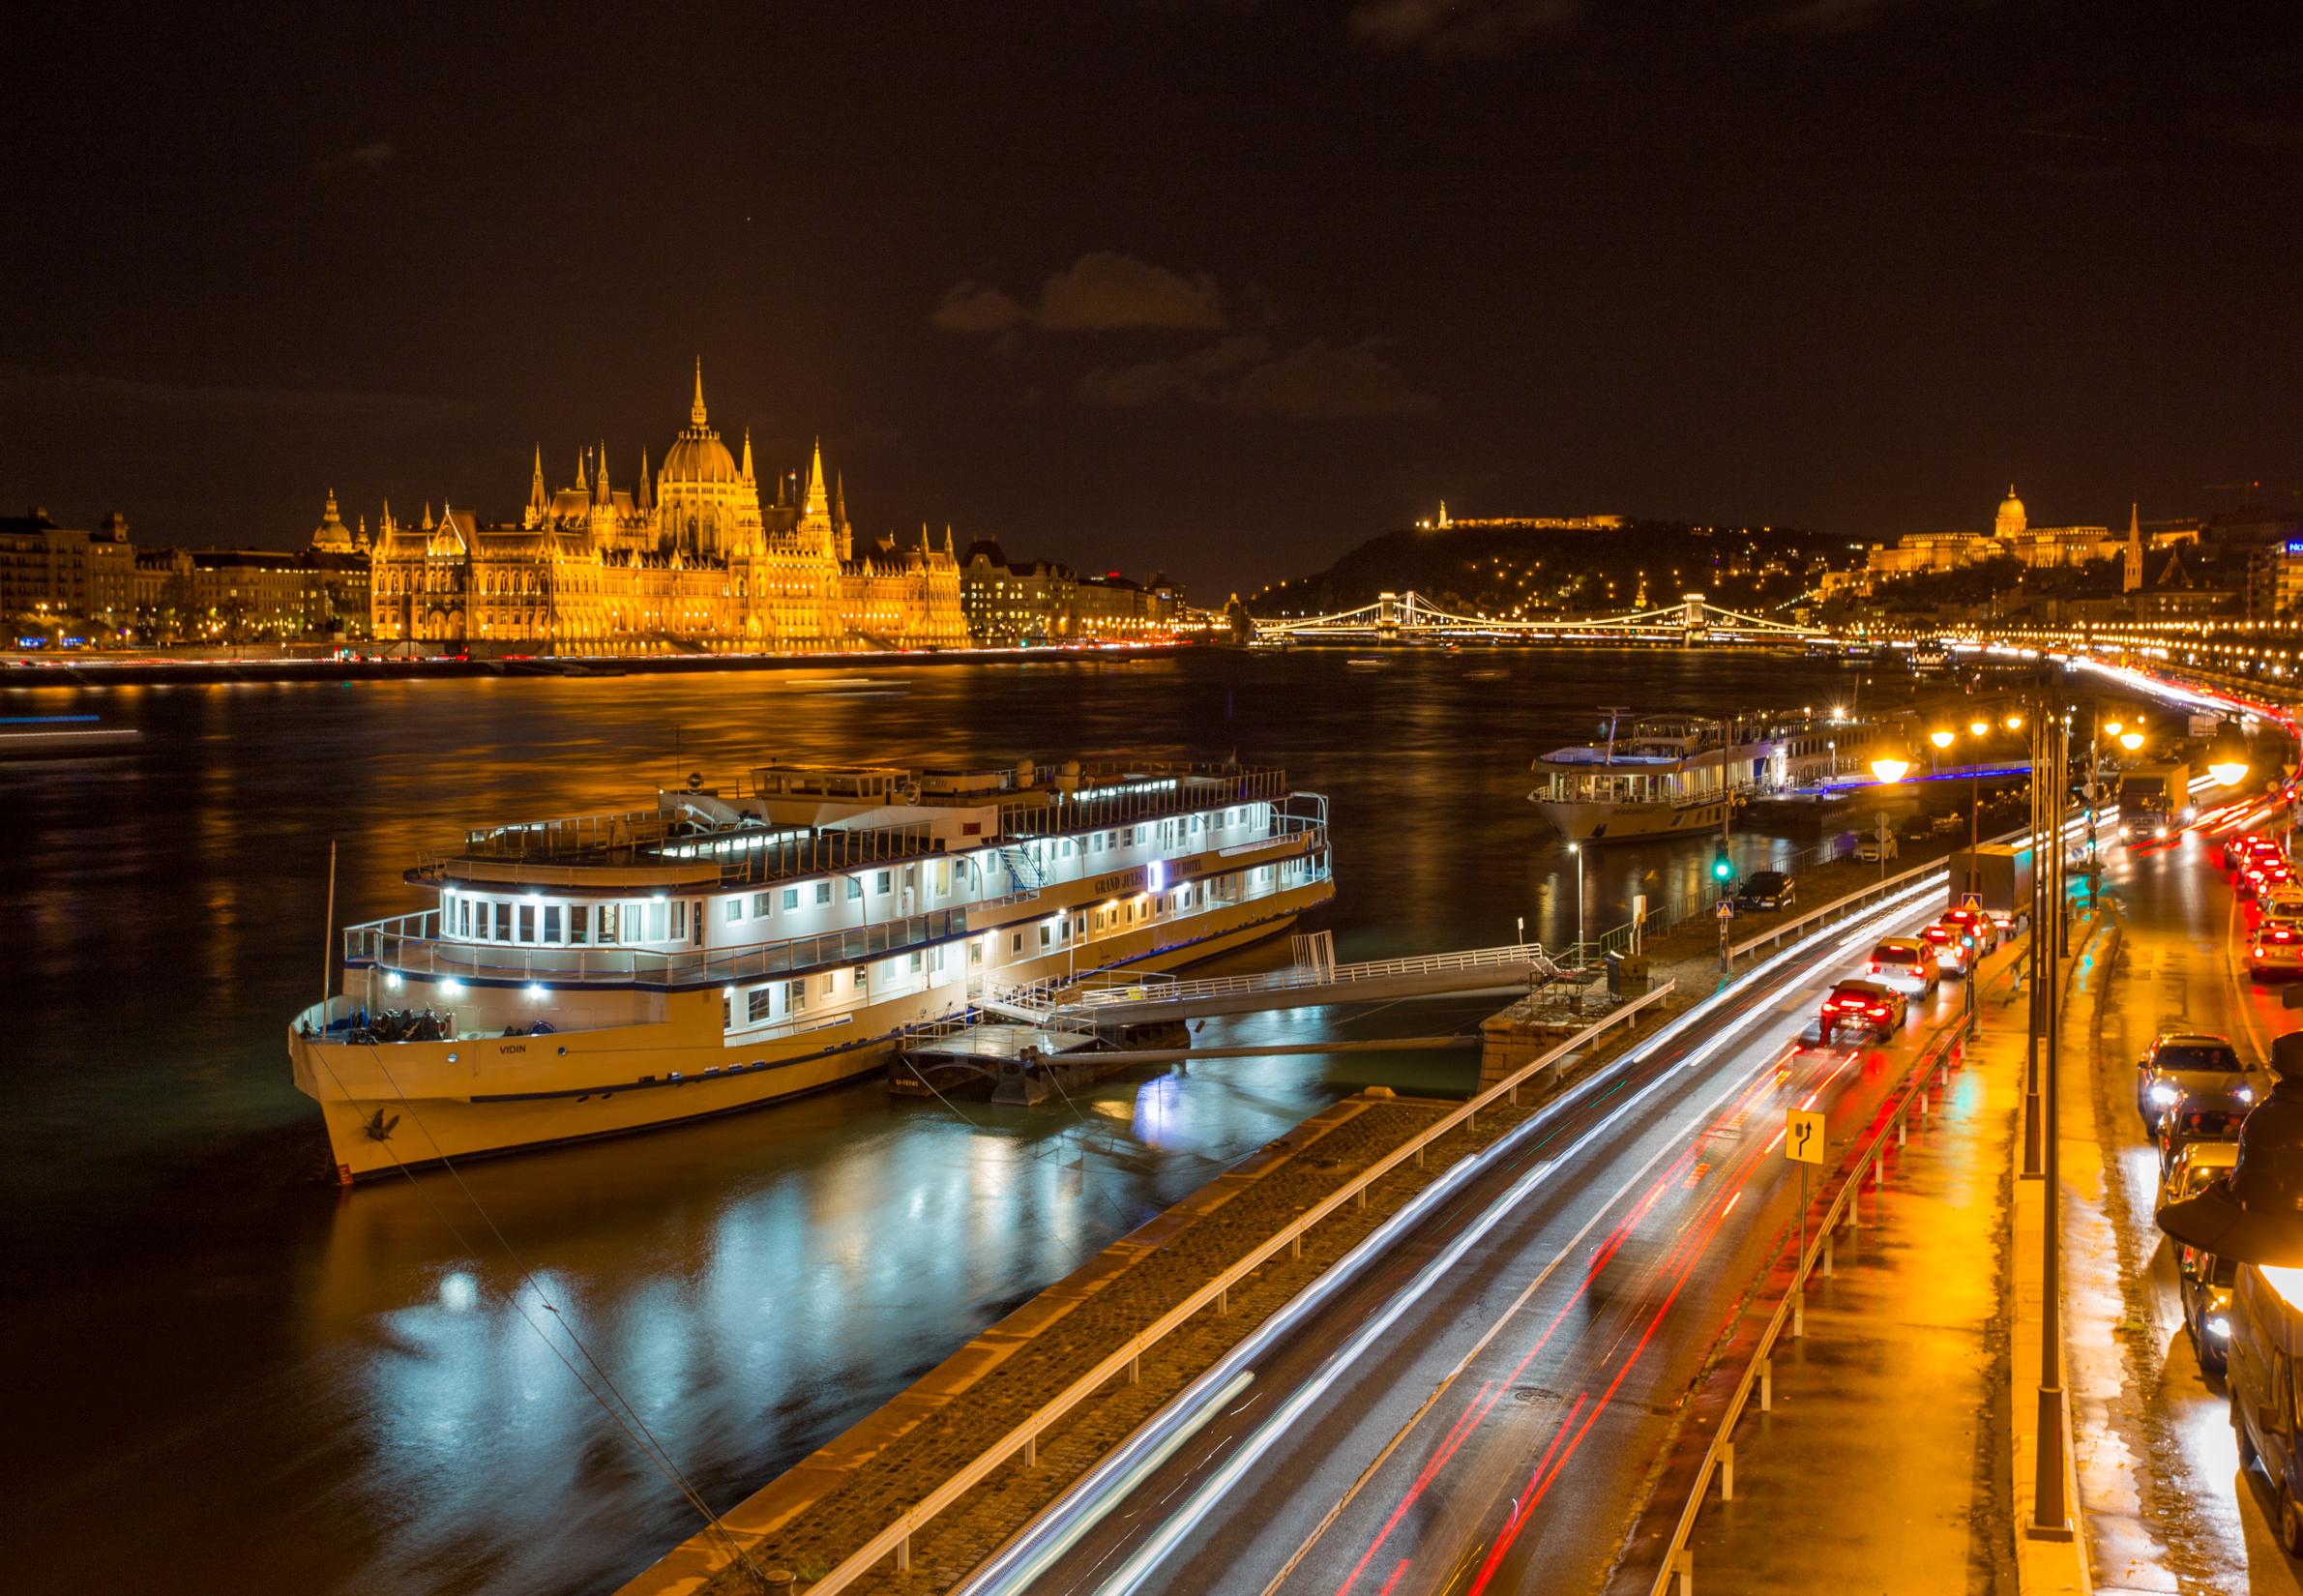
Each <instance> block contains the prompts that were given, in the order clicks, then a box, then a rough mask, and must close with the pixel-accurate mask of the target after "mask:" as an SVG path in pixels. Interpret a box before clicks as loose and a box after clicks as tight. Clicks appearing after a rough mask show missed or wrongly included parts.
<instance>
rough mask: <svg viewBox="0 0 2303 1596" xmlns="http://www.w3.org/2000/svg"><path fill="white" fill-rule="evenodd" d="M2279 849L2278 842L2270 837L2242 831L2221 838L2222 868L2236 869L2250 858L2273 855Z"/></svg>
mask: <svg viewBox="0 0 2303 1596" xmlns="http://www.w3.org/2000/svg"><path fill="white" fill-rule="evenodd" d="M2279 851H2280V848H2279V844H2278V843H2277V842H2274V841H2272V840H2271V839H2270V838H2268V837H2258V836H2256V835H2255V834H2254V833H2253V832H2244V831H2243V832H2240V833H2238V834H2237V835H2236V836H2232V837H2227V838H2225V839H2224V840H2223V868H2224V869H2225V870H2237V869H2238V868H2239V867H2240V866H2241V865H2243V864H2245V863H2246V862H2247V861H2249V860H2251V859H2255V858H2258V857H2275V856H2276V855H2277V854H2278V853H2279Z"/></svg>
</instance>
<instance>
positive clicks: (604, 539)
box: [331, 366, 968, 654]
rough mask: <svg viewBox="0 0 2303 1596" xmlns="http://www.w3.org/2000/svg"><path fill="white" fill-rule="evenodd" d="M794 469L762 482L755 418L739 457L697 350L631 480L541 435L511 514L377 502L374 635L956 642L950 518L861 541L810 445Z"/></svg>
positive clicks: (649, 644)
mask: <svg viewBox="0 0 2303 1596" xmlns="http://www.w3.org/2000/svg"><path fill="white" fill-rule="evenodd" d="M790 481H791V479H780V481H779V485H778V487H777V490H776V493H775V497H774V498H773V499H772V500H766V499H763V498H762V496H761V493H760V487H759V482H758V479H757V477H756V476H755V475H754V473H753V460H752V438H751V434H750V433H749V432H747V433H746V434H745V437H744V445H743V458H742V460H741V462H740V463H739V462H738V460H737V459H736V458H735V457H734V456H732V455H731V454H730V453H729V452H728V450H727V447H726V445H724V444H723V443H722V442H721V441H720V434H719V432H718V431H716V430H715V429H713V428H712V426H711V425H710V422H709V419H708V416H707V412H706V411H705V408H704V390H703V372H702V369H701V367H700V366H699V367H698V369H697V371H696V377H695V397H694V402H693V403H692V404H691V405H690V407H689V411H688V425H687V426H686V427H684V428H682V429H680V432H679V435H678V436H677V437H676V438H675V439H674V440H673V442H672V446H671V448H670V449H669V450H667V451H666V452H665V454H664V464H663V466H662V468H661V469H660V470H656V471H653V472H651V470H650V469H649V465H648V458H647V456H646V455H645V454H644V453H643V454H642V455H641V456H640V462H639V471H638V474H637V475H636V476H635V478H634V479H633V486H632V488H629V489H625V488H616V487H614V486H613V485H612V484H611V483H610V481H609V468H608V462H607V452H606V449H605V446H603V447H602V448H601V449H599V450H598V451H585V452H584V453H582V454H580V455H578V457H577V458H576V481H575V484H574V485H573V486H572V487H567V488H557V489H547V488H546V486H545V479H544V457H543V452H542V451H541V450H539V451H538V452H537V456H536V464H535V470H534V473H533V475H532V476H531V477H530V479H529V483H528V501H527V506H526V508H525V510H524V511H523V512H522V514H521V516H520V518H519V519H518V520H517V521H506V522H494V523H488V522H483V521H481V520H480V518H479V517H477V516H475V515H474V514H473V513H472V512H470V511H468V510H457V509H454V508H447V509H444V510H443V512H442V514H441V515H440V516H439V517H438V518H437V519H435V518H434V517H433V516H432V514H431V510H430V507H429V506H427V507H426V509H425V512H424V518H423V520H422V521H420V522H418V523H416V524H414V525H407V524H404V523H401V522H398V521H395V520H394V519H393V517H392V508H391V506H390V505H389V504H387V505H386V506H385V507H384V515H383V523H382V525H381V526H380V527H379V529H378V530H377V533H376V536H375V542H374V571H373V598H372V606H373V607H372V615H371V623H372V630H373V635H374V636H375V637H376V638H377V640H379V641H394V640H404V641H413V642H425V643H437V644H455V645H458V646H461V647H472V646H479V647H483V648H493V647H500V646H515V647H532V648H534V649H535V650H536V651H537V652H546V651H551V652H559V653H593V654H600V653H642V652H659V651H668V650H688V649H698V648H700V649H704V650H713V651H728V652H795V653H801V652H812V651H816V650H838V649H877V648H959V647H963V646H965V645H966V643H967V640H968V638H967V623H966V619H965V616H964V614H963V612H962V610H961V608H960V565H959V561H958V559H957V558H956V557H955V555H954V553H953V549H952V544H951V537H950V534H949V533H947V534H946V535H945V539H944V544H943V547H934V546H932V545H931V544H930V542H929V539H928V535H927V533H926V531H925V530H924V529H923V531H922V532H921V534H920V541H919V542H918V543H917V544H906V545H903V546H901V547H899V546H898V544H897V542H896V540H895V539H893V538H884V539H881V540H879V541H878V542H877V543H875V544H873V545H871V546H869V547H866V549H865V550H864V552H863V553H862V554H861V555H859V554H857V553H856V552H855V547H854V544H855V535H854V531H853V528H851V527H850V525H849V524H848V519H847V509H846V497H845V494H844V493H843V492H841V490H840V488H838V486H837V485H835V487H834V488H832V489H831V490H830V491H828V492H827V491H826V489H825V486H824V468H823V451H822V450H821V449H820V448H818V449H817V450H816V451H815V453H814V456H813V458H812V459H811V461H810V464H809V470H808V478H807V487H806V488H805V490H804V492H795V491H793V490H792V488H789V487H787V486H785V484H786V483H788V482H790ZM331 508H333V506H332V507H331Z"/></svg>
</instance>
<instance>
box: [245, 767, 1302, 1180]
mask: <svg viewBox="0 0 2303 1596" xmlns="http://www.w3.org/2000/svg"><path fill="white" fill-rule="evenodd" d="M746 784H747V785H748V787H749V792H748V793H747V794H746V795H744V796H741V797H728V796H724V795H723V794H721V793H719V792H717V791H710V790H697V791H693V792H661V793H659V794H658V795H657V803H656V807H655V808H654V809H653V810H641V811H636V812H634V813H624V814H606V815H588V816H582V817H577V818H572V819H562V820H546V821H538V822H533V823H525V824H516V825H505V826H496V827H492V828H489V829H487V830H483V831H474V832H471V833H468V834H467V835H466V836H465V838H464V841H463V844H462V846H460V847H458V848H456V849H453V850H451V851H448V852H445V853H441V854H437V855H428V856H426V857H424V858H423V859H421V860H420V861H419V863H418V864H417V866H416V867H415V869H413V870H411V871H410V872H408V877H407V878H408V880H409V882H410V883H411V884H412V885H414V886H417V887H420V888H423V889H426V890H428V891H431V892H435V893H437V894H438V897H439V901H438V904H437V906H435V907H433V908H429V909H426V910H424V911H422V912H421V913H415V914H408V915H402V916H399V917H398V918H395V919H388V920H377V921H371V922H369V923H368V924H365V925H360V926H353V927H350V928H348V929H347V930H346V931H345V932H344V949H343V951H344V988H345V990H344V991H343V992H341V993H340V994H339V995H337V996H334V997H332V998H331V999H329V1001H328V1002H327V1003H326V1004H325V1005H315V1006H313V1007H312V1008H310V1009H308V1010H306V1011H305V1012H304V1013H303V1014H301V1015H299V1016H298V1017H297V1018H296V1020H295V1021H294V1023H293V1024H291V1026H290V1027H289V1036H288V1049H289V1053H290V1056H291V1058H292V1060H293V1063H294V1066H295V1079H296V1084H297V1086H298V1087H299V1088H300V1089H301V1090H303V1091H304V1092H305V1093H307V1094H308V1095H310V1097H312V1098H313V1099H315V1100H316V1101H317V1102H319V1104H320V1105H321V1107H322V1108H323V1110H324V1112H325V1115H326V1119H327V1124H328V1134H329V1139H330V1141H331V1143H332V1145H333V1147H334V1149H335V1156H336V1162H337V1168H338V1173H339V1175H340V1177H341V1178H343V1179H344V1180H346V1181H350V1180H353V1179H356V1178H359V1177H361V1176H364V1175H369V1174H374V1173H378V1172H382V1171H387V1170H392V1169H395V1168H398V1167H400V1166H402V1165H419V1164H424V1163H428V1162H432V1161H434V1160H437V1159H439V1158H441V1157H443V1156H447V1157H455V1156H459V1155H464V1154H470V1153H480V1152H491V1151H501V1150H505V1149H509V1148H515V1147H525V1146H533V1145H537V1144H540V1143H545V1142H552V1141H562V1140H568V1139H572V1138H581V1137H590V1136H599V1135H605V1134H608V1133H611V1132H616V1131H629V1130H635V1129H638V1128H641V1127H644V1126H650V1125H659V1124H664V1123H666V1122H668V1121H672V1120H679V1119H688V1118H694V1117H695V1116H698V1115H702V1114H711V1113H720V1112H724V1111H727V1110H729V1109H734V1108H749V1107H752V1106H754V1105H756V1104H760V1103H764V1102H767V1101H770V1100H772V1099H775V1098H779V1097H787V1096H790V1095H792V1094H794V1093H797V1092H804V1091H808V1090H811V1089H812V1088H815V1087H819V1086H825V1085H829V1084H832V1083H834V1082H837V1081H840V1080H842V1079H847V1078H849V1077H852V1076H855V1075H858V1074H860V1073H863V1072H865V1071H867V1070H870V1069H872V1068H874V1067H875V1066H877V1065H878V1064H880V1063H881V1062H882V1061H883V1060H884V1059H885V1058H886V1056H887V1054H888V1052H889V1050H890V1049H891V1048H892V1047H893V1046H894V1044H895V1041H896V1039H897V1038H898V1036H899V1035H900V1033H901V1031H902V1030H903V1028H904V1027H905V1026H907V1025H912V1024H916V1023H918V1022H921V1021H923V1020H933V1019H938V1018H943V1017H947V1016H951V1015H955V1014H959V1013H962V1012H964V1011H966V1010H967V1009H969V1008H971V1007H973V1006H974V1005H976V1004H977V1003H979V1002H981V1001H982V1000H983V999H985V998H986V997H988V996H991V995H993V994H995V993H997V992H999V991H1001V990H1006V989H1009V988H1014V987H1020V986H1024V985H1028V984H1030V983H1032V982H1036V981H1040V980H1043V979H1045V978H1048V977H1059V976H1073V975H1080V976H1084V975H1087V974H1090V973H1092V972H1095V971H1099V970H1108V969H1111V968H1113V967H1115V966H1122V965H1124V966H1127V967H1129V968H1133V969H1166V968H1172V967H1174V966H1176V965H1178V964H1184V963H1189V962H1191V961H1196V960H1199V959H1205V958H1209V957H1211V956H1213V955H1216V954H1220V953H1225V952H1228V951H1230V950H1231V949H1234V948H1238V947H1241V946H1244V945H1245V944H1247V943H1249V942H1252V941H1255V940H1256V939H1258V938H1261V937H1264V936H1268V935H1271V934H1273V933H1275V932H1277V931H1283V930H1284V929H1285V928H1286V927H1287V926H1288V925H1290V924H1291V923H1292V922H1293V921H1294V919H1295V917H1296V916H1297V915H1299V914H1301V913H1302V912H1303V911H1304V910H1305V909H1307V908H1310V907H1313V906H1314V905H1315V904H1318V903H1321V902H1324V901H1327V900H1328V899H1329V898H1330V897H1332V896H1333V895H1334V890H1335V889H1334V885H1333V882H1332V880H1331V878H1330V864H1329V856H1328V841H1327V806H1326V801H1325V799H1324V798H1322V797H1320V796H1319V795H1317V794H1314V793H1303V792H1297V791H1294V790H1293V789H1291V788H1290V787H1289V786H1288V784H1287V778H1286V774H1285V772H1284V771H1280V770H1274V769H1255V768H1250V767H1243V766H1239V765H1223V766H1209V765H1184V764H1131V765H1125V766H1117V765H1092V766H1083V765H1081V764H1078V763H1077V762H1072V761H1067V762H1065V763H1063V764H1060V765H1057V766H1054V767H1052V768H1048V767H1044V766H1040V765H1035V764H1033V763H1031V762H1028V761H1027V762H1025V763H1023V764H1021V765H1019V766H1018V767H1016V768H1015V769H1013V770H980V771H939V770H928V769H918V768H897V767H882V766H854V767H822V766H804V765H784V764H769V765H766V766H763V767H761V768H760V769H758V770H755V771H753V773H752V775H751V777H750V779H749V781H748V783H746Z"/></svg>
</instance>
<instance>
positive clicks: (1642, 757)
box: [1527, 711, 1776, 842]
mask: <svg viewBox="0 0 2303 1596" xmlns="http://www.w3.org/2000/svg"><path fill="white" fill-rule="evenodd" d="M1722 729H1723V728H1722V725H1721V724H1720V723H1719V722H1717V721H1704V720H1698V719H1689V718H1685V717H1675V716H1660V715H1659V716H1645V717H1641V718H1640V719H1639V720H1636V721H1631V722H1629V723H1628V724H1627V723H1626V722H1625V721H1624V720H1623V718H1622V714H1621V712H1620V711H1616V712H1611V713H1610V715H1609V721H1608V724H1607V727H1606V732H1607V735H1606V737H1605V739H1604V740H1602V741H1599V742H1594V743H1579V744H1576V745H1573V746H1571V747H1568V748H1559V749H1553V750H1552V751H1551V752H1550V753H1549V754H1543V755H1541V756H1539V757H1538V758H1537V759H1536V761H1535V764H1534V770H1535V774H1536V778H1537V785H1536V787H1535V790H1534V791H1532V792H1530V793H1529V794H1528V795H1527V798H1528V802H1530V803H1532V804H1533V805H1535V807H1536V809H1537V810H1538V811H1539V812H1540V813H1542V814H1543V817H1544V818H1545V819H1546V820H1548V821H1550V824H1551V826H1552V827H1553V829H1555V830H1556V831H1557V832H1558V833H1559V835H1560V836H1562V837H1564V838H1566V839H1567V840H1568V841H1569V842H1629V841H1632V840H1634V839H1638V838H1644V837H1668V836H1673V835H1676V834H1678V833H1682V832H1693V831H1704V830H1711V831H1717V830H1719V828H1720V824H1721V821H1722V820H1723V819H1724V818H1725V815H1726V813H1727V805H1729V804H1731V803H1733V802H1735V801H1736V800H1737V799H1738V798H1739V797H1742V796H1745V795H1748V794H1749V793H1750V792H1752V791H1753V790H1755V789H1756V788H1757V787H1759V786H1760V785H1761V784H1762V783H1767V782H1769V781H1770V780H1771V778H1772V776H1773V763H1774V757H1775V752H1776V751H1775V744H1774V742H1773V741H1772V740H1770V739H1768V738H1765V737H1757V736H1750V735H1744V734H1740V733H1739V734H1737V735H1735V736H1733V737H1731V738H1729V737H1723V736H1722V735H1721V733H1722Z"/></svg>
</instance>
